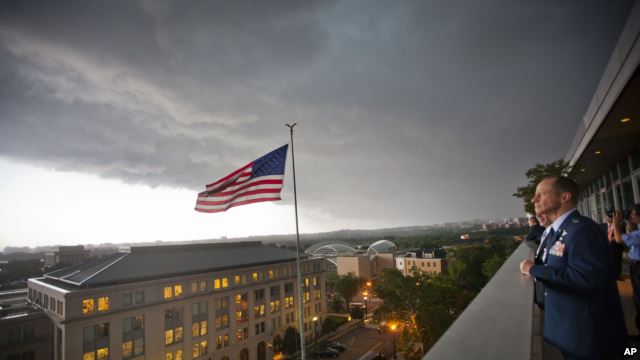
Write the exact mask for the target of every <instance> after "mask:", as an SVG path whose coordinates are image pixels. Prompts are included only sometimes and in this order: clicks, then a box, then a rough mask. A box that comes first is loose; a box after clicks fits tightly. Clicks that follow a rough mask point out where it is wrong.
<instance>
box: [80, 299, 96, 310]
mask: <svg viewBox="0 0 640 360" xmlns="http://www.w3.org/2000/svg"><path fill="white" fill-rule="evenodd" d="M93 309H94V307H93V299H85V300H82V313H83V314H88V313H90V312H92V311H93Z"/></svg>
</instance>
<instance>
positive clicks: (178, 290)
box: [173, 285, 182, 296]
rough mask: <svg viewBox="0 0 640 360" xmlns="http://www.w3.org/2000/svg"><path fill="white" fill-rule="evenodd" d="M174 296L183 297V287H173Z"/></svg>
mask: <svg viewBox="0 0 640 360" xmlns="http://www.w3.org/2000/svg"><path fill="white" fill-rule="evenodd" d="M173 294H174V295H175V296H182V285H174V286H173Z"/></svg>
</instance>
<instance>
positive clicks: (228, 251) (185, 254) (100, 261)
mask: <svg viewBox="0 0 640 360" xmlns="http://www.w3.org/2000/svg"><path fill="white" fill-rule="evenodd" d="M295 258H296V253H295V252H292V251H289V250H286V249H281V248H277V247H274V246H266V245H262V243H261V242H257V241H249V242H235V243H206V244H189V245H164V246H141V247H132V248H131V249H130V251H129V252H121V253H116V254H111V255H106V256H102V257H100V258H95V259H91V260H89V261H86V262H83V263H82V264H79V265H74V266H69V267H66V268H64V269H61V270H57V271H53V272H50V273H47V274H45V275H44V279H40V280H41V281H44V282H46V283H49V284H52V285H56V286H59V287H62V288H63V289H66V290H73V289H77V288H78V287H83V288H86V287H89V288H91V287H100V286H106V285H112V284H119V283H130V282H137V281H145V280H153V279H160V278H167V277H173V276H182V275H189V274H198V273H204V272H211V271H223V270H228V269H237V268H242V267H250V266H260V265H268V264H275V263H282V262H285V261H295Z"/></svg>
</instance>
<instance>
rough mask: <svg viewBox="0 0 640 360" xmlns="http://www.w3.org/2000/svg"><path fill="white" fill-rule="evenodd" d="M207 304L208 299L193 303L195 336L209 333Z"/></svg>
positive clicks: (192, 325)
mask: <svg viewBox="0 0 640 360" xmlns="http://www.w3.org/2000/svg"><path fill="white" fill-rule="evenodd" d="M207 305H208V303H207V302H206V301H201V302H197V303H193V304H191V335H192V336H193V337H194V338H195V337H198V336H204V335H207V332H208V331H207V330H208V324H207Z"/></svg>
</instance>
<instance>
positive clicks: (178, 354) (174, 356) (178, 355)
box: [164, 349, 182, 360]
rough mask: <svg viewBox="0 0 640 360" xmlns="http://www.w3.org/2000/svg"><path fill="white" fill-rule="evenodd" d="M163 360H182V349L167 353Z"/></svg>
mask: <svg viewBox="0 0 640 360" xmlns="http://www.w3.org/2000/svg"><path fill="white" fill-rule="evenodd" d="M164 359H165V360H182V349H177V350H175V351H169V352H167V353H166V354H165V356H164Z"/></svg>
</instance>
